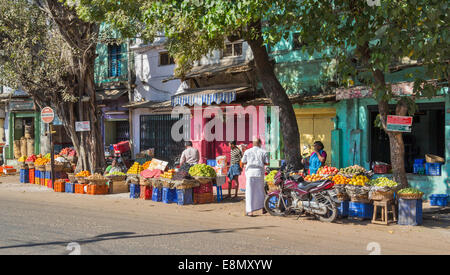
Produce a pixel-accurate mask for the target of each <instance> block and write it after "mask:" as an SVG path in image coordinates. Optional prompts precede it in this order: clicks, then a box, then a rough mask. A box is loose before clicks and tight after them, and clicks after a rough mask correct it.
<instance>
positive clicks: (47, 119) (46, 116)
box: [41, 107, 55, 124]
mask: <svg viewBox="0 0 450 275" xmlns="http://www.w3.org/2000/svg"><path fill="white" fill-rule="evenodd" d="M54 119H55V112H53V109H52V108H50V107H45V108H44V109H42V111H41V120H42V121H43V122H44V123H47V124H48V123H52V122H53V120H54Z"/></svg>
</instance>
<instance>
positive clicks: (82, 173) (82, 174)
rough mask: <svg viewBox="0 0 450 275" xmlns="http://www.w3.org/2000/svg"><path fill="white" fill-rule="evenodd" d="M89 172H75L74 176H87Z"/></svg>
mask: <svg viewBox="0 0 450 275" xmlns="http://www.w3.org/2000/svg"><path fill="white" fill-rule="evenodd" d="M90 175H91V173H90V172H89V171H81V172H80V173H78V174H76V175H75V176H76V177H89V176H90Z"/></svg>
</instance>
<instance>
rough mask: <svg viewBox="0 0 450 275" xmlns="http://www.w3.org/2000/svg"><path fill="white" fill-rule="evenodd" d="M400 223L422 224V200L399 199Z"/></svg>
mask: <svg viewBox="0 0 450 275" xmlns="http://www.w3.org/2000/svg"><path fill="white" fill-rule="evenodd" d="M398 224H400V225H420V224H422V200H404V199H399V200H398Z"/></svg>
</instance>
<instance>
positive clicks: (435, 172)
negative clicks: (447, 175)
mask: <svg viewBox="0 0 450 275" xmlns="http://www.w3.org/2000/svg"><path fill="white" fill-rule="evenodd" d="M441 165H442V164H441V163H428V162H427V163H425V172H426V174H427V175H428V176H440V175H441Z"/></svg>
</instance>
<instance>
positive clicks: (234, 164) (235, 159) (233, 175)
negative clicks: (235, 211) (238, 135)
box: [227, 141, 242, 198]
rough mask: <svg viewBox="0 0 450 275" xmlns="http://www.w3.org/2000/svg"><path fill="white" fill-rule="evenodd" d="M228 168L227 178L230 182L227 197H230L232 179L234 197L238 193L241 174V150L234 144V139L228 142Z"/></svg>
mask: <svg viewBox="0 0 450 275" xmlns="http://www.w3.org/2000/svg"><path fill="white" fill-rule="evenodd" d="M229 144H230V148H231V151H230V169H229V170H228V174H227V176H228V178H229V179H230V184H228V196H227V198H231V188H232V187H233V180H234V181H235V182H236V188H235V190H236V193H235V195H234V197H235V198H236V197H237V195H238V190H239V176H240V175H241V171H242V169H241V166H240V162H241V158H242V152H241V150H240V149H239V148H238V147H237V146H236V141H231V142H230V143H229Z"/></svg>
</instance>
